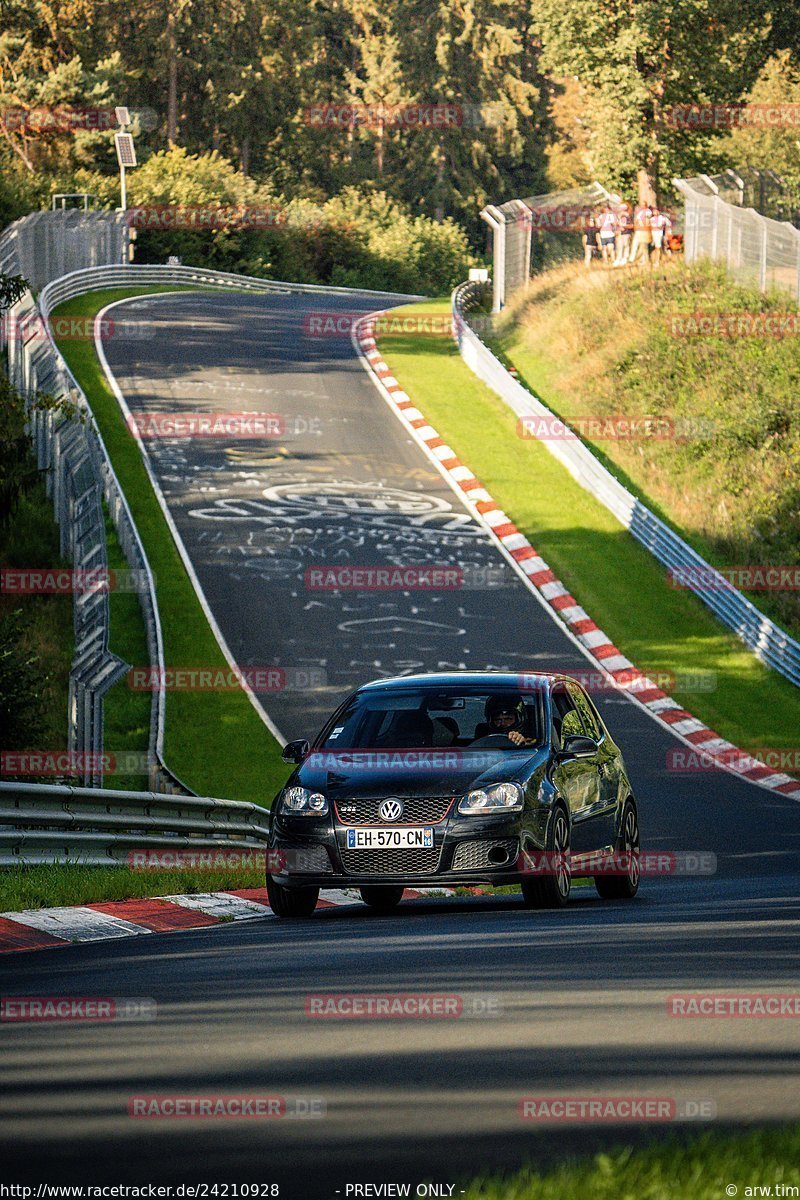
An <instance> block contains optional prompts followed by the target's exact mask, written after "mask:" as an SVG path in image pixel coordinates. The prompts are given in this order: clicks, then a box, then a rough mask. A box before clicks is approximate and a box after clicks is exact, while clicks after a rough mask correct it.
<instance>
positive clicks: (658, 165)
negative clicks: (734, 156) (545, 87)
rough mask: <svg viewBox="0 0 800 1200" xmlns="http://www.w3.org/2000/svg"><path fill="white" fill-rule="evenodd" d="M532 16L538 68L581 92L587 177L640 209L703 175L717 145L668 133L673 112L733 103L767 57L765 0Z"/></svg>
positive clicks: (547, 6)
mask: <svg viewBox="0 0 800 1200" xmlns="http://www.w3.org/2000/svg"><path fill="white" fill-rule="evenodd" d="M536 13H537V27H538V29H539V31H540V33H541V36H542V42H543V63H544V65H545V66H546V67H548V68H550V69H551V70H552V71H554V72H555V73H557V74H559V75H569V76H572V77H574V78H575V79H576V80H578V81H579V82H580V83H581V84H582V85H583V87H584V89H585V94H586V98H587V123H588V124H589V127H590V130H591V137H590V154H591V166H592V171H591V174H593V175H595V176H596V177H597V178H599V179H600V181H601V182H603V183H605V184H606V186H616V187H625V188H629V187H631V186H633V185H634V184H636V185H637V186H638V190H639V195H640V198H641V199H648V198H650V197H652V196H653V194H654V193H658V192H659V191H660V190H661V189H662V188H664V187H665V186H668V181H669V179H670V177H671V176H672V175H673V174H682V173H685V172H687V171H689V170H696V169H698V168H700V169H703V170H706V171H707V170H708V165H709V159H710V156H711V154H712V153H713V149H714V143H715V141H718V139H719V137H720V136H721V135H720V133H719V131H714V130H704V131H699V132H698V131H696V130H691V131H690V130H687V129H685V128H681V127H680V126H676V125H674V123H673V122H672V121H671V118H670V112H671V110H672V108H673V107H674V106H678V105H692V104H699V105H707V104H724V103H732V102H735V101H736V100H737V99H738V97H739V96H740V95H741V94H742V92H743V91H744V90H745V89H746V88H747V87H748V86H749V85H750V84H751V83H752V81H753V79H754V78H755V76H756V74H757V72H758V70H759V68H760V66H761V64H762V63H763V61H764V57H765V55H766V53H767V50H766V48H765V46H766V43H765V38H766V36H767V34H768V32H769V27H770V22H769V16H768V10H767V8H766V4H765V3H764V0H671V2H670V3H669V4H654V3H649V2H647V3H646V2H644V0H601V3H597V0H539V3H538V5H537V9H536Z"/></svg>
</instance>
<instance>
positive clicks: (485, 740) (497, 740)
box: [467, 733, 517, 750]
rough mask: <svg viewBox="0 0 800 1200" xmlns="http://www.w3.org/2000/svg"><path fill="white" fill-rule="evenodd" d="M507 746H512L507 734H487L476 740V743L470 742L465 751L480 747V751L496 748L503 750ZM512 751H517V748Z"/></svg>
mask: <svg viewBox="0 0 800 1200" xmlns="http://www.w3.org/2000/svg"><path fill="white" fill-rule="evenodd" d="M507 746H514V743H513V742H512V740H511V738H510V737H509V736H508V734H507V733H487V734H486V735H485V736H484V737H482V738H478V739H477V741H474V742H470V744H469V746H468V747H467V749H469V750H474V749H475V748H476V747H480V748H481V749H486V750H490V749H491V748H492V747H496V748H497V749H498V750H500V749H501V748H502V749H505V748H506V747H507ZM514 749H517V747H514Z"/></svg>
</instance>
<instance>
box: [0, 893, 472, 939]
mask: <svg viewBox="0 0 800 1200" xmlns="http://www.w3.org/2000/svg"><path fill="white" fill-rule="evenodd" d="M437 893H438V894H444V895H448V896H451V895H454V892H453V891H452V889H450V888H442V889H437ZM424 895H425V893H423V892H418V891H415V890H414V889H413V888H406V890H405V892H404V894H403V899H404V900H416V899H419V898H421V897H422V896H424ZM361 903H362V901H361V897H360V896H359V894H358V892H357V891H349V890H344V891H341V890H337V889H333V888H332V889H330V890H329V891H324V892H323V893H322V896H321V897H320V899H319V901H318V903H317V908H318V909H320V908H336V907H337V906H339V905H343V906H350V907H352V906H354V905H360V904H361ZM274 915H275V914H274V913H273V911H272V909H271V908H270V906H269V902H268V900H267V890H266V888H242V889H235V890H233V891H230V892H203V893H198V894H197V895H193V896H161V897H158V898H153V899H147V900H108V901H104V902H103V903H102V904H83V905H76V906H74V907H66V908H30V909H24V910H23V911H22V912H5V913H0V954H3V953H9V952H11V951H14V950H52V949H58V948H59V947H64V946H71V945H75V944H76V943H78V944H79V943H82V942H105V941H110V940H112V939H116V938H124V937H138V936H139V935H141V934H144V933H173V932H176V931H177V930H180V929H205V928H207V927H208V926H210V925H221V924H226V923H228V922H229V921H252V920H253V919H255V918H256V917H273V916H274Z"/></svg>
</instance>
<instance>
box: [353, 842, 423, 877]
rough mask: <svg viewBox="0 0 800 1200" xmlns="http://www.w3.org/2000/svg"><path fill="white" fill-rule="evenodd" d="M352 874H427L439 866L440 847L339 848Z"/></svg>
mask: <svg viewBox="0 0 800 1200" xmlns="http://www.w3.org/2000/svg"><path fill="white" fill-rule="evenodd" d="M340 853H341V856H342V863H343V864H344V869H345V871H347V872H348V873H350V874H352V875H428V874H430V873H431V872H432V871H435V870H436V869H437V867H438V866H439V858H440V856H441V847H439V846H430V847H428V848H426V849H424V850H344V849H343V850H341V851H340Z"/></svg>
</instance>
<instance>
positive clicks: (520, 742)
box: [507, 729, 533, 746]
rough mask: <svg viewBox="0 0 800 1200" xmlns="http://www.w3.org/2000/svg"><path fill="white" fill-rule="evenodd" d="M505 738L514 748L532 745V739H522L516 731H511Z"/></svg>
mask: <svg viewBox="0 0 800 1200" xmlns="http://www.w3.org/2000/svg"><path fill="white" fill-rule="evenodd" d="M507 737H508V740H509V741H510V742H513V743H514V745H515V746H532V745H533V739H532V738H526V737H523V735H522V734H521V733H520V731H519V730H518V729H512V730H511V732H510V733H509V734H508V735H507Z"/></svg>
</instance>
